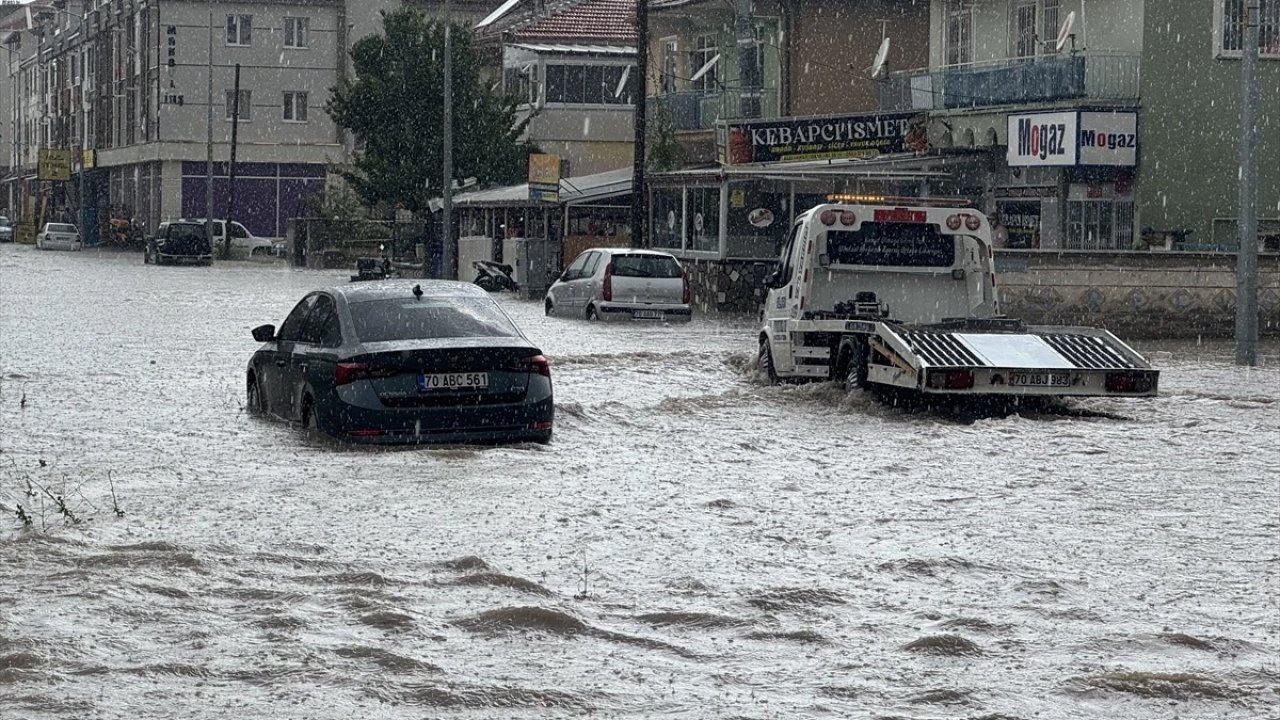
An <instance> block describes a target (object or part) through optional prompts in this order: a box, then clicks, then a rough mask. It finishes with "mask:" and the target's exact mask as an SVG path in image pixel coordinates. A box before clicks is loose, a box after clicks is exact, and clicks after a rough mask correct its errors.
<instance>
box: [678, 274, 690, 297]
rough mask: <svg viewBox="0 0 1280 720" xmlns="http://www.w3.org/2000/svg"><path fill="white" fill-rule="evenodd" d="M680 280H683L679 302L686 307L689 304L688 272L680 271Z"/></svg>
mask: <svg viewBox="0 0 1280 720" xmlns="http://www.w3.org/2000/svg"><path fill="white" fill-rule="evenodd" d="M680 278H681V279H682V280H684V291H683V292H681V293H680V302H682V303H684V304H685V305H688V304H689V271H688V270H683V269H682V270H681V271H680Z"/></svg>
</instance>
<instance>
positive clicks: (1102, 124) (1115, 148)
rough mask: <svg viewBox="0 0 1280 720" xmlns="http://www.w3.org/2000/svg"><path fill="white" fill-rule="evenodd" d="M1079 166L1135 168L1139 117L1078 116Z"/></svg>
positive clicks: (1127, 114)
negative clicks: (1123, 166)
mask: <svg viewBox="0 0 1280 720" xmlns="http://www.w3.org/2000/svg"><path fill="white" fill-rule="evenodd" d="M1080 164H1081V165H1125V166H1130V167H1132V166H1134V165H1137V164H1138V114H1137V113H1132V112H1087V111H1081V112H1080Z"/></svg>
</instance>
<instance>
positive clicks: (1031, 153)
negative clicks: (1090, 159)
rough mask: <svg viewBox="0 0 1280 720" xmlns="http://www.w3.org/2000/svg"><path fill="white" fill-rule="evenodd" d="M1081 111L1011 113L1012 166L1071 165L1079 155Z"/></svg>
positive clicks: (1009, 154) (1010, 161) (1010, 147)
mask: <svg viewBox="0 0 1280 720" xmlns="http://www.w3.org/2000/svg"><path fill="white" fill-rule="evenodd" d="M1078 122H1079V113H1078V112H1076V111H1075V110H1072V111H1070V112H1054V113H1033V114H1028V115H1010V116H1009V128H1008V129H1009V150H1008V155H1007V156H1008V159H1009V165H1010V166H1031V165H1037V166H1045V167H1047V166H1055V165H1057V166H1071V165H1075V164H1076V159H1077V157H1078V153H1077V150H1078V147H1077V145H1076V143H1077V140H1078V130H1079V125H1078V124H1077V123H1078Z"/></svg>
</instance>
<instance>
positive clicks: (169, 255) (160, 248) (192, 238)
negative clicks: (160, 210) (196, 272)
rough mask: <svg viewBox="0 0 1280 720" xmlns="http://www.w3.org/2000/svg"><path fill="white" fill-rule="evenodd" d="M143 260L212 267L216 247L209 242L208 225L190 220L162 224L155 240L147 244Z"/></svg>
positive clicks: (146, 261) (163, 263)
mask: <svg viewBox="0 0 1280 720" xmlns="http://www.w3.org/2000/svg"><path fill="white" fill-rule="evenodd" d="M142 260H143V262H145V263H155V264H157V265H165V264H168V263H194V264H196V265H209V264H211V263H212V262H213V248H212V247H211V245H210V243H209V236H208V235H206V234H205V231H204V223H203V222H193V221H186V220H177V221H172V222H163V223H160V227H158V228H156V234H155V237H153V238H151V239H150V240H148V241H147V247H146V249H145V250H144V251H143V257H142Z"/></svg>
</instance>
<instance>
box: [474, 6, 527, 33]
mask: <svg viewBox="0 0 1280 720" xmlns="http://www.w3.org/2000/svg"><path fill="white" fill-rule="evenodd" d="M519 2H520V0H507V1H506V2H504V3H502V4H501V5H499V6H498V9H497V10H494V11H493V12H491V13H489V14H488V15H486V16H485V17H484V19H483V20H481V21H480V22H478V23H476V25H475V26H476V29H479V28H482V27H487V26H489V25H492V24H493V23H495V22H497V21H498V20H500V19H501V18H502V16H503V15H506V14H507V12H508V11H510V10H511V8H513V7H515V6H516V4H517V3H519Z"/></svg>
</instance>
